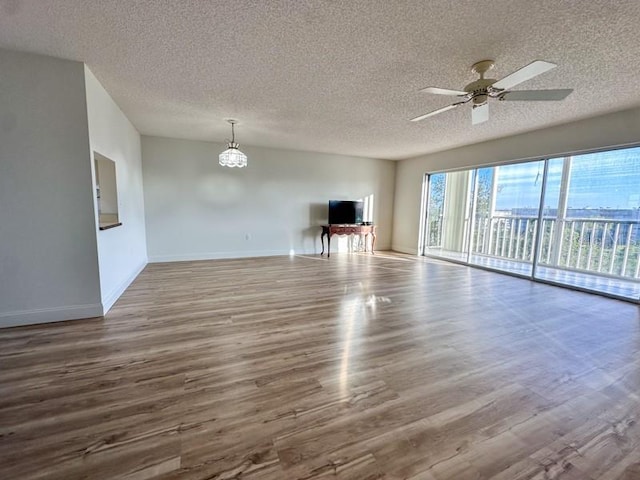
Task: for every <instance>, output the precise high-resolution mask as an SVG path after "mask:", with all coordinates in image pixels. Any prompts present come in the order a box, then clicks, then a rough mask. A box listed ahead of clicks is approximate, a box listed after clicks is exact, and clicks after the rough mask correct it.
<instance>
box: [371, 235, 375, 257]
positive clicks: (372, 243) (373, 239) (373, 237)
mask: <svg viewBox="0 0 640 480" xmlns="http://www.w3.org/2000/svg"><path fill="white" fill-rule="evenodd" d="M375 244H376V234H375V232H371V255H373V253H374V252H373V247H374V246H375Z"/></svg>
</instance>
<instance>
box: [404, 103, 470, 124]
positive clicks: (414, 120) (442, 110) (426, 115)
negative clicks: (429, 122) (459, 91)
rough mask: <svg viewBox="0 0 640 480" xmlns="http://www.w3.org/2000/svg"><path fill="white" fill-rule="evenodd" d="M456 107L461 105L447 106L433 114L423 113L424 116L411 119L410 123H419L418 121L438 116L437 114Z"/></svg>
mask: <svg viewBox="0 0 640 480" xmlns="http://www.w3.org/2000/svg"><path fill="white" fill-rule="evenodd" d="M458 105H462V103H454V104H453V105H448V106H446V107H443V108H439V109H438V110H434V111H433V112H429V113H425V114H424V115H420V116H419V117H416V118H412V119H411V121H412V122H419V121H420V120H424V119H425V118H428V117H433V116H434V115H438V114H439V113H442V112H446V111H447V110H451V109H452V108H456V107H457V106H458Z"/></svg>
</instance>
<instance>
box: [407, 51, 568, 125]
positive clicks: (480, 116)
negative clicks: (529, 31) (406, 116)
mask: <svg viewBox="0 0 640 480" xmlns="http://www.w3.org/2000/svg"><path fill="white" fill-rule="evenodd" d="M494 66H495V62H494V61H493V60H482V61H480V62H477V63H474V64H473V66H472V67H471V71H472V72H473V73H475V74H477V75H480V78H479V79H478V80H476V81H474V82H471V83H470V84H469V85H467V86H466V87H464V90H450V89H447V88H438V87H427V88H423V89H422V90H420V91H421V92H426V93H432V94H435V95H449V96H452V97H458V101H457V102H455V103H452V104H451V105H448V106H446V107H443V108H439V109H438V110H434V111H433V112H429V113H426V114H424V115H420V116H418V117H415V118H412V119H411V121H412V122H419V121H420V120H424V119H425V118H429V117H432V116H434V115H438V114H439V113H443V112H446V111H448V110H452V109H454V108H456V107H459V106H460V105H464V104H465V103H468V102H473V109H472V110H471V123H472V124H473V125H477V124H479V123H482V122H486V121H487V120H489V104H488V103H487V102H488V100H489V99H490V98H497V99H498V100H502V101H504V100H507V101H518V102H546V101H558V100H564V99H565V98H566V97H567V96H568V95H569V94H570V93H571V92H573V90H572V89H558V90H515V91H512V90H511V88H513V87H515V86H516V85H519V84H521V83H522V82H526V81H527V80H530V79H532V78H534V77H537V76H538V75H540V74H542V73H544V72H548V71H549V70H551V69H553V68H556V67H557V65H556V64H555V63H551V62H545V61H543V60H536V61H534V62H531V63H530V64H529V65H527V66H525V67H522V68H521V69H519V70H516V71H515V72H513V73H512V74H511V75H507V76H506V77H504V78H503V79H501V80H495V79H493V78H484V75H485V73H487V72H488V71H489V70H491V69H492V68H493V67H494Z"/></svg>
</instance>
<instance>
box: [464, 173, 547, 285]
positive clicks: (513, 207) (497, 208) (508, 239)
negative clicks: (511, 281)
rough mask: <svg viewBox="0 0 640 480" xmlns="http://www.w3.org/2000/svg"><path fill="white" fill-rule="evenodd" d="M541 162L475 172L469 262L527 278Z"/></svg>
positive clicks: (529, 269)
mask: <svg viewBox="0 0 640 480" xmlns="http://www.w3.org/2000/svg"><path fill="white" fill-rule="evenodd" d="M543 174H544V162H543V161H538V162H528V163H519V164H516V165H506V166H500V167H492V168H483V169H480V170H478V186H477V189H478V198H477V201H476V215H475V220H474V233H473V240H474V242H473V252H472V255H471V258H470V262H471V263H472V264H475V265H482V266H486V267H491V268H495V269H497V270H504V271H508V272H512V273H517V274H522V275H531V271H532V265H533V251H534V243H535V238H536V228H537V223H538V210H539V205H540V194H541V191H542V176H543Z"/></svg>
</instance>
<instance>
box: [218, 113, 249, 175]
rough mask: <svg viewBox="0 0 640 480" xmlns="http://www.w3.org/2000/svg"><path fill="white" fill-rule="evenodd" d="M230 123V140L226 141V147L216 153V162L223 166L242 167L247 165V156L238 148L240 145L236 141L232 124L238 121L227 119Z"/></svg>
mask: <svg viewBox="0 0 640 480" xmlns="http://www.w3.org/2000/svg"><path fill="white" fill-rule="evenodd" d="M227 122H229V123H230V124H231V141H230V142H229V143H227V149H226V150H225V151H224V152H222V153H221V154H220V155H218V162H219V163H220V165H222V166H223V167H231V168H235V167H238V168H243V167H246V166H247V156H246V155H245V154H244V153H242V152H241V151H240V149H239V147H240V145H239V144H237V143H236V141H235V140H236V136H235V129H234V125H235V124H236V123H238V122H237V121H236V120H227Z"/></svg>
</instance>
